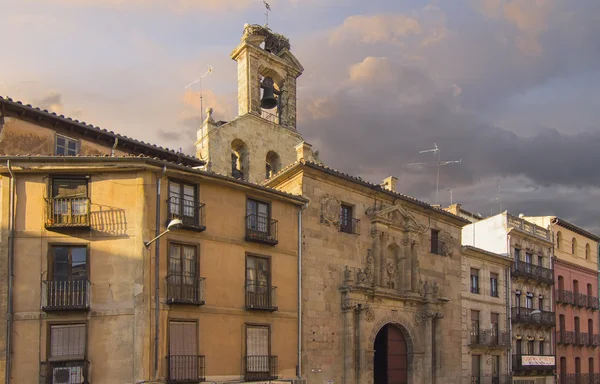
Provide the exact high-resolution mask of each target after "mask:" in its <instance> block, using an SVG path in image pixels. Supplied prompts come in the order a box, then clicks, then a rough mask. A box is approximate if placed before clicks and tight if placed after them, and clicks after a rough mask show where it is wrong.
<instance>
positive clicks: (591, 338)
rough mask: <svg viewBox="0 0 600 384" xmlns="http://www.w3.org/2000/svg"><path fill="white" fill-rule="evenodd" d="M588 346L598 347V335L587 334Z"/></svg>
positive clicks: (599, 345)
mask: <svg viewBox="0 0 600 384" xmlns="http://www.w3.org/2000/svg"><path fill="white" fill-rule="evenodd" d="M588 341H589V342H588V346H590V347H593V348H596V347H600V335H598V334H592V333H589V340H588Z"/></svg>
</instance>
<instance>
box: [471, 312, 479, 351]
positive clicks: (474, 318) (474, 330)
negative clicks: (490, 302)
mask: <svg viewBox="0 0 600 384" xmlns="http://www.w3.org/2000/svg"><path fill="white" fill-rule="evenodd" d="M471 343H473V344H478V343H479V311H473V310H471Z"/></svg>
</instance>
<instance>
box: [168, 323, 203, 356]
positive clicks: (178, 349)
mask: <svg viewBox="0 0 600 384" xmlns="http://www.w3.org/2000/svg"><path fill="white" fill-rule="evenodd" d="M169 328H170V329H169V355H171V356H182V355H196V354H198V344H197V342H198V336H197V334H196V323H193V322H183V321H171V323H170V324H169Z"/></svg>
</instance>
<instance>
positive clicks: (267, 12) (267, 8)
mask: <svg viewBox="0 0 600 384" xmlns="http://www.w3.org/2000/svg"><path fill="white" fill-rule="evenodd" d="M263 4H264V5H265V8H266V10H265V17H266V22H265V27H268V26H269V11H270V10H271V6H270V5H269V3H267V2H266V1H265V0H263Z"/></svg>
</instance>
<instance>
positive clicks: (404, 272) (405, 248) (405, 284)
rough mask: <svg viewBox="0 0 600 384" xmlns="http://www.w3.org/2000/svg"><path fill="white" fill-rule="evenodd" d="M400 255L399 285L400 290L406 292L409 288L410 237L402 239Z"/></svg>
mask: <svg viewBox="0 0 600 384" xmlns="http://www.w3.org/2000/svg"><path fill="white" fill-rule="evenodd" d="M400 254H401V257H402V268H401V269H399V271H398V274H399V275H401V276H402V278H401V279H400V280H401V284H402V285H400V286H399V288H400V292H408V291H410V290H411V286H410V284H411V283H410V279H411V278H410V276H411V265H410V261H411V257H410V239H408V238H404V239H402V249H401V250H400Z"/></svg>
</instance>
